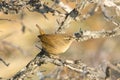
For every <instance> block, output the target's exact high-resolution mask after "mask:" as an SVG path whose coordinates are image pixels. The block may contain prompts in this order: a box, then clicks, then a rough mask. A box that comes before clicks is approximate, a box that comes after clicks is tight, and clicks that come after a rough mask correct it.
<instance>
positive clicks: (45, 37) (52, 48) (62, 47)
mask: <svg viewBox="0 0 120 80" xmlns="http://www.w3.org/2000/svg"><path fill="white" fill-rule="evenodd" d="M36 26H37V27H38V29H39V32H40V35H39V36H38V37H39V38H40V40H41V43H42V48H43V50H45V51H46V52H47V53H48V54H54V55H57V54H60V53H64V52H65V51H66V50H67V49H68V48H69V47H70V45H71V43H72V42H73V41H74V38H73V36H72V35H71V34H46V33H45V32H44V31H43V30H42V29H41V28H40V27H39V26H38V25H36Z"/></svg>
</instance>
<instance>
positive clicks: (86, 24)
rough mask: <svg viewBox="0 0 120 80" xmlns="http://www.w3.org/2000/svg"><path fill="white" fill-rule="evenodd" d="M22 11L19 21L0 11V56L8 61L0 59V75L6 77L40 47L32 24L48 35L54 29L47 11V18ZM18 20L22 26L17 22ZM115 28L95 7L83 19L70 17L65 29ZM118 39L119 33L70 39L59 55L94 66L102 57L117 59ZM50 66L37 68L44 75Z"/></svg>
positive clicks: (119, 45)
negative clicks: (102, 36) (109, 35)
mask: <svg viewBox="0 0 120 80" xmlns="http://www.w3.org/2000/svg"><path fill="white" fill-rule="evenodd" d="M62 1H63V2H64V3H65V4H67V5H69V6H70V7H74V6H75V5H74V4H75V3H74V2H69V3H68V2H66V0H62ZM90 7H91V5H89V6H87V7H86V8H85V9H84V11H83V12H87V11H88V8H90ZM111 13H112V10H111ZM23 14H24V18H23V19H22V20H21V15H20V14H7V15H6V14H4V13H2V12H1V13H0V58H2V59H4V60H5V61H6V62H7V63H9V64H10V65H9V66H8V67H7V66H5V65H4V64H3V63H2V62H0V77H3V78H10V77H11V76H13V75H14V74H15V73H16V72H18V71H19V70H21V69H22V68H23V67H25V66H26V64H27V63H28V62H29V61H30V60H32V59H33V58H34V57H35V56H36V55H37V53H38V52H39V51H40V49H38V48H37V47H36V46H35V45H37V46H40V42H38V41H39V39H38V37H37V36H38V35H39V31H38V29H37V28H36V26H35V25H36V24H38V25H39V26H40V27H41V28H42V29H43V30H44V31H45V32H46V33H48V34H50V33H55V31H56V30H57V28H58V27H57V26H58V24H57V22H56V19H57V17H56V16H53V15H52V14H51V13H48V14H45V15H46V16H47V18H48V19H45V17H44V16H43V15H42V14H40V13H38V12H30V11H28V10H27V9H24V12H23ZM112 14H113V13H112ZM6 19H8V20H6ZM21 23H22V24H24V25H21ZM115 27H116V26H115V25H114V24H113V23H111V22H109V21H106V20H105V18H104V16H103V15H102V12H101V10H100V9H99V10H98V11H97V12H96V13H95V14H94V15H93V16H90V17H89V18H87V19H86V20H83V21H75V20H73V21H72V22H71V23H70V24H69V28H67V29H66V30H65V32H66V33H73V34H74V33H75V32H78V31H79V29H80V28H81V29H82V30H91V31H94V30H95V31H99V30H102V29H105V30H111V29H113V28H115ZM119 41H120V37H119V36H117V37H111V38H100V39H91V40H88V41H83V42H77V41H74V42H73V43H72V44H71V46H70V48H69V49H68V50H67V51H66V52H65V53H64V54H60V58H63V59H71V60H76V59H81V60H82V61H83V62H84V63H86V64H87V65H89V66H92V67H98V66H99V64H101V63H102V62H104V60H107V61H117V60H118V59H120V42H119ZM53 68H56V66H55V65H53V64H50V63H48V64H45V65H42V66H41V67H40V68H39V69H40V70H41V71H44V70H45V72H43V73H44V74H48V73H50V72H51V71H52V69H53ZM33 79H36V80H37V77H35V76H34V77H33ZM48 80H49V79H48Z"/></svg>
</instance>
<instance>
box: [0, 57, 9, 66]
mask: <svg viewBox="0 0 120 80" xmlns="http://www.w3.org/2000/svg"><path fill="white" fill-rule="evenodd" d="M0 61H1V62H2V63H3V64H4V65H5V66H9V63H6V62H5V61H4V60H3V59H2V58H0Z"/></svg>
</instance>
